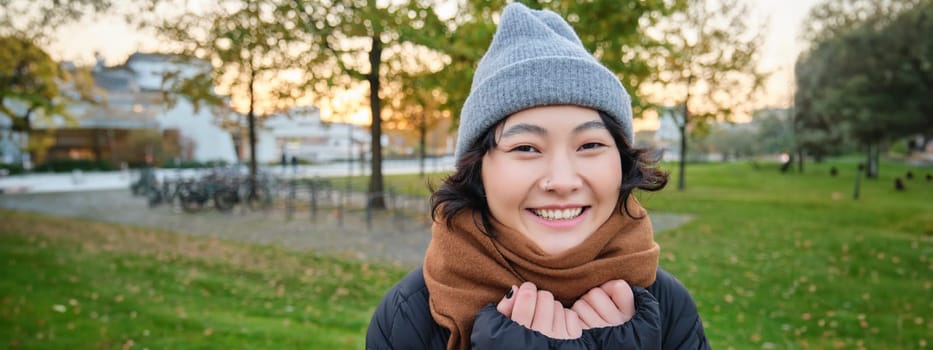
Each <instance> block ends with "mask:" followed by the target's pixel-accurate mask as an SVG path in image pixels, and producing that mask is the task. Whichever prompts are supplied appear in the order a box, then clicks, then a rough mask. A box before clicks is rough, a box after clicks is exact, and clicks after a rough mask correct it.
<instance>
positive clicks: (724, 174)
mask: <svg viewBox="0 0 933 350" xmlns="http://www.w3.org/2000/svg"><path fill="white" fill-rule="evenodd" d="M830 166H837V167H838V168H839V169H840V175H839V176H838V177H830V176H829V175H828V174H829V167H830ZM664 167H665V168H666V169H671V170H673V169H675V168H674V165H673V164H665V165H664ZM854 168H855V163H854V162H851V161H846V160H842V161H838V162H828V163H825V164H812V163H811V164H807V171H806V172H805V173H804V174H797V173H789V174H780V173H778V171H777V167H776V166H775V165H773V164H764V165H761V166H759V167H758V168H755V167H753V166H752V165H750V164H747V163H730V164H691V165H690V166H689V167H688V169H687V171H688V175H687V176H688V177H687V190H686V191H683V192H680V191H677V190H676V177H672V179H671V184H670V186H669V188H668V189H665V190H664V191H662V192H659V193H641V194H639V198H640V199H641V201H642V202H643V204H645V206H646V207H648V208H649V210H650V211H657V212H670V213H683V214H689V215H691V216H693V217H694V219H693V220H692V221H691V222H689V223H688V224H686V225H684V226H681V227H679V228H676V229H673V230H669V231H665V232H661V233H659V234H658V235H657V240H658V242H659V243H660V245H661V249H662V253H661V265H662V266H663V267H664V268H665V269H667V270H668V271H670V272H672V273H673V274H674V275H675V276H677V277H678V278H679V279H680V280H681V281H682V282H683V283H684V284H685V285H686V286H687V287H688V288H689V289H690V290H691V293H692V294H693V296H694V298H695V299H696V302H697V306H698V308H699V311H700V314H701V315H702V317H703V320H704V325H705V327H706V331H707V336H708V337H709V339H710V342H711V343H712V345H713V347H714V348H721V349H729V348H734V349H758V348H765V349H767V348H773V349H787V348H791V349H793V348H800V349H803V348H846V349H848V348H867V349H878V348H897V349H910V348H924V347H929V346H931V345H930V344H929V342H931V341H933V337H931V336H929V334H933V322H931V320H930V318H931V317H933V316H931V315H933V299H931V298H929V295H933V277H931V276H933V261H931V260H930V258H929V257H930V255H931V253H933V210H931V209H933V206H931V205H930V204H929V203H930V200H929V198H933V182H926V181H925V180H924V179H922V178H923V176H925V175H926V173H928V172H929V173H933V169H931V168H910V167H907V166H904V165H898V164H893V163H890V162H886V163H883V164H882V169H881V178H880V179H878V180H864V179H862V187H861V199H860V200H858V201H854V200H852V199H851V195H852V190H853V184H854V178H855V176H854V171H852V170H850V169H854ZM908 169H912V170H913V172H914V173H915V175H917V176H916V177H915V178H914V179H913V180H905V181H906V184H907V191H905V192H896V191H894V189H893V177H894V176H903V174H904V173H905V172H906V171H907V170H908ZM431 178H434V179H440V178H441V176H437V175H434V176H432V177H431ZM356 180H357V179H354V181H356ZM436 181H439V180H436ZM359 182H360V184H362V183H363V182H362V181H359ZM421 183H423V182H422V180H420V179H419V178H418V177H417V176H388V177H387V184H388V185H389V186H395V187H396V188H401V189H404V190H402V191H404V192H411V193H419V192H420V191H425V190H423V187H419V186H423V185H419V184H421ZM435 184H437V182H435ZM420 193H426V192H420ZM0 222H3V223H4V224H3V226H2V227H0V266H3V270H4V274H3V279H2V280H0V298H2V299H0V303H2V304H0V305H2V307H0V342H2V343H0V344H3V345H0V346H8V347H11V348H12V347H13V346H14V345H15V346H17V347H20V348H42V349H56V348H61V349H66V348H67V349H71V348H114V347H119V346H124V345H126V344H127V343H128V342H129V341H130V340H132V342H133V344H134V345H135V346H134V348H137V349H139V348H150V349H155V348H314V349H332V348H348V349H358V348H362V342H363V336H364V333H365V328H366V325H367V322H368V318H369V315H370V314H371V313H372V311H373V309H374V307H375V305H376V304H377V303H378V301H379V299H380V298H381V296H382V294H383V293H384V291H385V290H386V289H387V288H389V286H391V285H392V284H393V283H394V281H396V280H398V279H399V278H401V277H402V275H403V274H404V272H405V270H404V269H401V268H396V267H377V266H373V265H365V264H362V263H359V262H354V261H349V260H343V259H340V258H329V257H321V256H316V255H314V254H311V253H301V252H293V251H288V250H283V249H279V248H274V247H265V246H250V245H246V244H240V243H231V242H225V241H219V240H210V239H203V238H193V237H187V236H181V235H177V234H173V233H168V232H159V231H155V230H150V229H140V228H135V227H131V226H121V225H113V224H102V223H95V222H88V221H82V220H74V219H58V218H51V217H45V216H40V215H34V214H24V213H16V212H10V211H0Z"/></svg>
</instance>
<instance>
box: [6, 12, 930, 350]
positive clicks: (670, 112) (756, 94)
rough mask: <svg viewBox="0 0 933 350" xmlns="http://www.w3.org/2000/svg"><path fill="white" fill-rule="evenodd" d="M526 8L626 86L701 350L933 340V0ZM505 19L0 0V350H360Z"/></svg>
mask: <svg viewBox="0 0 933 350" xmlns="http://www.w3.org/2000/svg"><path fill="white" fill-rule="evenodd" d="M522 2H523V3H526V4H528V5H529V6H531V7H533V8H546V9H551V10H554V11H556V12H558V13H560V14H561V15H562V16H563V17H564V18H566V19H567V20H568V21H569V22H570V23H571V24H572V25H573V26H574V28H575V29H576V30H577V32H578V34H579V36H580V38H581V40H582V41H583V43H584V45H585V46H586V47H587V49H589V50H590V51H591V52H593V53H594V55H595V56H596V58H597V59H599V60H600V61H601V62H602V63H603V64H605V65H606V66H607V67H609V68H610V69H611V70H612V71H614V72H615V73H616V74H617V75H618V77H619V79H620V80H621V81H622V83H623V85H624V86H625V87H626V89H627V90H628V92H629V93H630V94H631V95H632V96H633V103H634V111H635V118H636V120H635V130H636V136H635V140H634V142H635V144H636V145H637V146H639V147H646V148H651V149H653V150H654V151H655V152H656V156H657V157H658V159H660V160H661V168H662V169H664V170H666V171H668V172H669V173H670V174H671V177H670V182H669V184H668V187H667V189H666V190H665V191H662V192H659V193H641V194H638V196H639V199H640V200H642V202H644V203H645V204H646V205H647V206H648V208H649V210H651V213H652V215H651V219H652V222H653V224H654V227H655V229H656V238H657V240H658V241H659V243H660V244H661V246H662V258H661V259H662V261H661V265H662V266H664V267H665V268H666V269H667V270H669V271H671V272H673V273H674V274H675V275H676V276H678V277H679V278H680V279H681V280H682V281H683V282H684V284H685V285H686V286H687V287H688V288H689V289H690V290H691V292H692V293H693V294H694V297H695V298H696V299H697V305H698V307H699V309H700V314H701V316H703V318H704V324H705V326H706V327H707V334H708V336H709V338H710V341H711V343H712V345H713V346H714V347H717V348H727V349H728V348H735V349H751V348H764V349H776V348H780V349H788V348H791V349H792V348H803V349H806V348H897V349H905V348H916V349H920V348H926V347H928V346H929V344H928V342H930V341H931V340H933V339H931V337H930V336H929V335H930V334H933V322H930V317H931V316H930V315H933V301H931V300H930V298H929V297H928V295H930V293H931V289H933V278H931V276H933V274H931V272H933V262H931V261H930V259H929V256H930V254H931V252H933V206H931V205H930V204H929V198H931V195H933V140H931V136H933V98H931V96H933V91H931V89H933V17H931V16H933V2H931V1H929V0H899V1H898V0H798V1H777V0H774V1H772V0H757V1H752V0H639V1H628V0H624V1H620V0H613V1H603V0H594V1H586V2H577V1H564V0H547V1H545V0H541V1H522ZM506 3H507V1H465V0H450V1H430V0H392V1H390V0H385V1H376V0H346V1H343V0H325V1H302V0H264V1H261V0H229V1H200V0H138V1H111V0H54V1H53V0H0V6H2V7H0V207H2V208H4V209H0V215H2V219H0V222H2V224H0V240H2V241H3V242H2V243H0V246H2V248H0V266H3V274H4V276H5V277H4V278H3V280H2V281H0V347H6V348H41V349H53V348H54V349H57V348H118V347H120V348H124V349H128V348H134V347H136V348H150V349H152V348H168V347H172V348H229V347H239V348H298V347H301V348H328V349H330V348H362V347H363V336H364V334H365V329H366V326H367V324H368V320H369V317H370V315H371V314H372V311H373V310H374V308H375V306H376V304H377V303H378V301H379V300H380V298H381V296H382V294H383V293H384V292H385V291H386V290H387V289H388V288H390V287H391V286H392V285H393V284H394V283H395V282H396V281H397V280H398V279H400V278H401V277H402V276H404V274H405V273H406V272H407V271H408V270H410V269H411V268H412V267H414V266H417V265H418V264H420V262H421V261H422V259H423V253H424V249H425V247H426V246H427V242H428V241H429V239H430V226H431V219H430V210H431V208H430V204H429V200H428V196H429V194H430V189H431V188H432V187H431V186H432V185H433V186H435V187H436V185H438V184H439V183H440V181H441V180H442V179H443V178H444V176H445V175H446V174H449V172H450V171H451V170H453V158H452V155H453V151H454V149H453V147H454V145H455V142H456V131H457V130H456V126H457V121H458V118H459V112H460V108H461V107H462V105H463V102H464V100H465V99H466V96H467V95H468V93H469V87H470V83H471V80H472V75H473V70H474V68H475V66H476V64H477V63H478V61H479V60H480V58H481V57H482V55H483V53H484V51H485V49H486V48H487V46H488V44H489V42H490V40H491V38H492V35H493V33H494V32H495V28H496V27H495V26H496V23H497V21H498V17H499V13H500V11H501V9H502V7H503V6H504V5H505V4H506Z"/></svg>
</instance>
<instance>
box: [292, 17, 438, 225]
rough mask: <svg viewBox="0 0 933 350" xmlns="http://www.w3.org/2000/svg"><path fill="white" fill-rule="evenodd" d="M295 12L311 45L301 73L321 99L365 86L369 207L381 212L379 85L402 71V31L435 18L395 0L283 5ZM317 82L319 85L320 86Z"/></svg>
mask: <svg viewBox="0 0 933 350" xmlns="http://www.w3.org/2000/svg"><path fill="white" fill-rule="evenodd" d="M284 7H287V8H290V10H288V12H286V13H292V12H293V13H295V16H294V22H293V23H296V25H295V28H296V29H297V30H299V31H301V32H302V33H303V34H304V35H306V37H305V38H306V40H308V42H310V43H311V47H309V48H308V50H310V51H312V52H313V54H311V56H314V57H315V59H314V60H312V61H311V62H309V63H308V65H307V66H306V69H307V70H308V71H310V72H314V73H313V74H314V77H313V78H312V79H311V80H309V82H310V83H311V84H313V86H314V87H315V88H316V89H315V91H316V92H318V94H319V95H321V96H327V95H329V92H330V91H332V90H333V88H334V87H338V88H342V89H348V88H352V87H354V86H356V85H357V84H359V83H361V82H362V83H365V84H367V85H368V87H369V107H370V115H371V119H372V124H371V125H370V138H371V140H372V144H371V150H372V157H371V161H372V166H371V169H372V173H371V175H370V178H369V180H370V181H369V193H370V195H371V196H370V202H369V204H368V205H369V206H370V207H371V208H374V209H384V208H385V198H384V196H383V194H384V189H383V177H382V143H381V140H382V122H383V117H382V110H383V106H382V96H381V95H380V91H381V90H380V88H381V86H382V83H383V81H385V80H393V79H395V78H394V77H396V76H397V75H398V74H399V73H401V72H403V71H404V69H405V64H402V63H399V62H400V61H401V60H403V58H404V57H405V56H407V55H409V54H410V51H408V50H412V49H415V48H414V47H412V46H406V45H405V44H406V39H407V38H406V37H404V36H402V34H401V33H402V32H403V31H405V30H406V29H403V28H409V27H410V26H414V27H415V28H414V29H417V26H419V25H423V23H424V22H425V18H426V17H427V18H429V19H430V18H436V15H435V14H434V10H433V9H431V8H430V7H429V6H427V5H426V4H422V3H421V2H419V1H407V2H402V1H397V2H390V3H389V4H386V5H381V4H379V3H377V1H376V0H334V1H328V2H323V1H311V2H306V1H301V0H293V1H290V2H288V3H286V4H285V5H284ZM322 82H323V84H322Z"/></svg>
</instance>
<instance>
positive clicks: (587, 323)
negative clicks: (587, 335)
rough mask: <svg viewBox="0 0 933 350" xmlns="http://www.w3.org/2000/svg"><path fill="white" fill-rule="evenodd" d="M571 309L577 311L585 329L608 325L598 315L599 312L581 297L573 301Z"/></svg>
mask: <svg viewBox="0 0 933 350" xmlns="http://www.w3.org/2000/svg"><path fill="white" fill-rule="evenodd" d="M571 309H572V310H573V311H574V312H576V313H577V316H579V318H580V321H581V322H582V323H583V324H582V326H583V328H585V329H590V328H599V327H606V326H608V325H609V323H608V322H606V320H603V318H602V317H600V316H599V313H597V312H596V310H594V309H593V307H592V306H590V304H589V303H587V302H586V301H585V300H583V299H580V300H577V302H575V303H573V307H571Z"/></svg>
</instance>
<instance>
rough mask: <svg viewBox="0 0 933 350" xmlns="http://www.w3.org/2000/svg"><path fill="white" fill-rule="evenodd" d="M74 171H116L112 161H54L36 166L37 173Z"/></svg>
mask: <svg viewBox="0 0 933 350" xmlns="http://www.w3.org/2000/svg"><path fill="white" fill-rule="evenodd" d="M74 170H84V171H110V170H116V168H115V167H114V166H113V164H112V163H110V161H107V160H97V161H95V160H91V159H54V160H49V161H47V162H45V163H43V164H40V165H38V166H36V168H35V171H37V172H54V173H67V172H71V171H74Z"/></svg>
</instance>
